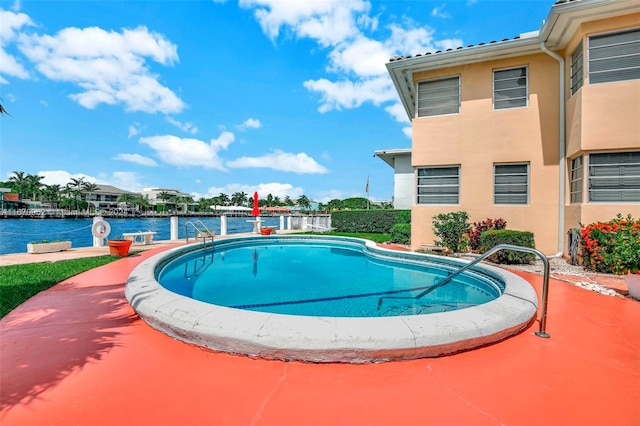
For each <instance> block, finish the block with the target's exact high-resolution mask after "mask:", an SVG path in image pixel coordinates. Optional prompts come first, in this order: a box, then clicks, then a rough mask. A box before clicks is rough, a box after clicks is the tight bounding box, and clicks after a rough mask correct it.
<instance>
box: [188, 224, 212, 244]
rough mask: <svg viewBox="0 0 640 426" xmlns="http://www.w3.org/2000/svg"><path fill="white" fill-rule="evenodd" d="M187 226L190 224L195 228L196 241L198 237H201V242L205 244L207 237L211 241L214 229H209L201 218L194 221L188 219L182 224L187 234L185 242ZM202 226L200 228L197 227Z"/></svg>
mask: <svg viewBox="0 0 640 426" xmlns="http://www.w3.org/2000/svg"><path fill="white" fill-rule="evenodd" d="M189 226H191V227H192V228H193V229H194V230H195V239H196V241H198V238H202V244H203V245H207V238H211V242H213V237H214V235H215V232H214V231H211V230H209V228H207V227H206V225H205V224H204V223H202V221H201V220H196V221H195V223H194V222H191V221H188V222H187V223H185V224H184V230H185V233H186V235H187V244H188V243H189ZM199 226H200V227H202V229H201V228H199Z"/></svg>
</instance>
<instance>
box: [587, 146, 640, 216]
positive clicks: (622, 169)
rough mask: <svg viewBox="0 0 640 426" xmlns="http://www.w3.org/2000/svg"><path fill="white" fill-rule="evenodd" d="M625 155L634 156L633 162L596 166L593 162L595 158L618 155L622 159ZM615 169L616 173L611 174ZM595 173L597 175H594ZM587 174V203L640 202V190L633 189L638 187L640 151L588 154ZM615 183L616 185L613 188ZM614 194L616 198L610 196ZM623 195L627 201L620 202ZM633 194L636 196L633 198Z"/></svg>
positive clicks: (599, 164) (639, 182) (621, 202)
mask: <svg viewBox="0 0 640 426" xmlns="http://www.w3.org/2000/svg"><path fill="white" fill-rule="evenodd" d="M627 154H631V155H634V156H636V158H635V159H633V160H634V161H629V162H627V161H621V162H617V163H616V162H609V163H601V162H598V163H597V164H595V162H594V161H593V160H594V158H595V157H597V156H604V155H614V156H618V155H619V156H621V158H623V159H624V155H627ZM615 169H618V173H617V174H611V172H612V171H615ZM596 171H597V172H598V173H596ZM587 173H588V175H587V176H586V179H587V183H588V189H587V192H588V200H589V203H615V204H624V203H635V204H637V203H639V202H640V188H634V187H638V186H640V151H632V150H630V151H604V152H593V153H590V154H589V168H588V172H587ZM616 181H617V183H618V185H616V186H614V183H616ZM625 185H626V186H631V188H625V187H624V186H625ZM615 194H617V195H618V197H617V198H616V197H612V195H615ZM625 194H626V195H627V198H628V199H626V200H622V198H623V196H624V195H625ZM629 194H631V195H629ZM633 194H637V195H635V198H634V195H633Z"/></svg>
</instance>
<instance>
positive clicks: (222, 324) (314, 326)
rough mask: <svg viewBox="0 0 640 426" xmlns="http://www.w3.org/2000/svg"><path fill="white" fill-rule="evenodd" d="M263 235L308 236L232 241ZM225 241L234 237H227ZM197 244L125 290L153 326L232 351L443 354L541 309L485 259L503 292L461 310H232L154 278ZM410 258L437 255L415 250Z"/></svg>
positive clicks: (496, 337)
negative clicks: (375, 313) (336, 313)
mask: <svg viewBox="0 0 640 426" xmlns="http://www.w3.org/2000/svg"><path fill="white" fill-rule="evenodd" d="M265 238H269V239H283V240H290V239H292V238H297V239H300V238H302V237H301V236H276V237H242V238H237V239H233V241H250V240H254V239H255V240H261V239H265ZM317 238H318V237H317V236H314V237H310V239H317ZM328 239H331V237H328ZM333 239H335V238H333ZM338 240H345V239H344V238H338ZM360 241H362V240H360ZM225 242H229V240H225V241H223V242H221V243H222V244H224V243H225ZM364 244H365V253H367V252H368V253H375V254H379V255H389V256H392V257H398V256H399V254H398V252H394V251H392V250H388V249H384V248H380V247H377V246H376V245H375V243H373V242H365V243H364ZM195 249H197V247H195V246H193V245H192V246H186V247H178V248H174V249H171V250H168V251H167V252H164V253H161V254H158V255H155V256H153V257H151V258H149V259H147V260H145V261H144V262H142V263H141V264H140V265H139V266H137V267H136V268H135V269H134V270H133V272H132V273H131V274H130V276H129V279H128V280H127V284H126V287H125V296H126V298H127V300H128V301H129V303H130V304H131V306H132V307H133V309H134V310H135V311H136V313H137V314H138V315H139V316H140V317H141V318H142V319H143V320H144V321H146V322H147V323H148V324H149V325H150V326H151V327H153V328H155V329H157V330H159V331H161V332H163V333H165V334H167V335H169V336H172V337H174V338H176V339H179V340H182V341H184V342H187V343H191V344H195V345H198V346H202V347H206V348H209V349H213V350H219V351H224V352H228V353H234V354H244V355H248V356H255V357H261V358H269V359H280V360H298V361H308V362H348V363H364V362H381V361H389V360H400V359H415V358H423V357H437V356H442V355H448V354H453V353H457V352H461V351H466V350H470V349H473V348H477V347H480V346H485V345H488V344H491V343H495V342H498V341H500V340H503V339H506V338H508V337H509V336H512V335H514V334H517V333H519V332H520V331H522V330H524V329H525V328H527V327H528V326H529V325H530V324H531V323H532V322H533V321H535V316H536V312H537V306H538V302H537V296H536V293H535V290H534V289H533V287H532V286H531V285H530V284H529V283H528V282H527V281H525V280H524V279H523V278H520V277H518V276H517V275H515V274H512V273H510V272H508V271H504V270H502V269H500V268H496V267H492V266H489V265H485V264H483V265H482V269H485V270H487V271H489V272H490V273H492V274H494V275H497V276H499V277H500V278H501V279H502V280H503V281H504V283H505V289H504V292H503V294H502V296H500V297H498V298H497V299H495V300H493V301H490V302H488V303H484V304H482V305H478V306H475V307H472V308H466V309H461V310H457V311H450V312H442V313H435V314H426V315H410V316H396V317H376V318H345V317H305V316H293V315H282V314H272V313H263V312H255V311H248V310H239V309H233V308H227V307H223V306H217V305H212V304H208V303H205V302H201V301H198V300H194V299H191V298H188V297H185V296H181V295H178V294H176V293H173V292H171V291H169V290H166V289H165V288H164V287H162V286H161V285H160V284H159V283H158V281H157V280H156V268H157V266H158V265H159V264H160V263H162V262H166V259H169V258H175V257H176V256H179V255H181V254H184V253H188V252H191V251H193V250H195ZM409 256H411V257H412V258H419V257H420V258H421V257H424V258H427V259H429V258H432V256H429V255H421V254H417V253H411V254H410V255H409ZM456 262H458V263H465V262H464V261H456Z"/></svg>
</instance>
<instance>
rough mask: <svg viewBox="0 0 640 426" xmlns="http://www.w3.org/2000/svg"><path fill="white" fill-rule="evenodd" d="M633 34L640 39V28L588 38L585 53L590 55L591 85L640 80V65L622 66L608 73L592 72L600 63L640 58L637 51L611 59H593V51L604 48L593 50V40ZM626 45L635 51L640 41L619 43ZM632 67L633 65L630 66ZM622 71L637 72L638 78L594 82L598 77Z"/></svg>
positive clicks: (588, 66) (588, 70) (592, 35)
mask: <svg viewBox="0 0 640 426" xmlns="http://www.w3.org/2000/svg"><path fill="white" fill-rule="evenodd" d="M631 32H637V33H638V36H639V37H640V28H638V27H636V28H627V29H624V30H622V31H611V32H606V33H599V34H591V35H590V36H589V37H588V38H587V48H586V50H585V52H586V53H587V55H588V59H587V74H588V77H589V84H606V83H615V82H620V81H631V80H637V79H639V78H640V64H639V65H635V66H628V67H627V66H626V65H625V64H620V65H621V67H620V68H616V69H613V70H608V71H595V70H592V67H593V65H594V64H597V63H598V62H599V61H603V62H604V61H607V60H608V61H612V60H615V59H614V58H618V59H620V58H624V57H627V58H630V57H638V55H640V52H637V51H631V52H620V53H622V54H620V55H617V56H611V57H606V58H597V59H595V58H592V56H593V55H592V50H596V49H601V48H602V47H594V48H593V49H592V47H591V41H592V40H593V39H597V38H603V37H609V36H615V35H618V34H624V33H631ZM623 45H626V46H628V47H631V49H633V46H634V45H635V46H638V45H640V40H638V41H631V42H625V43H618V44H617V46H623ZM611 46H616V44H613V45H611ZM629 65H632V64H629ZM622 70H635V72H636V74H637V75H638V76H635V77H633V76H632V77H630V78H627V77H625V78H615V79H609V80H607V81H596V82H594V81H593V80H594V78H593V77H595V76H597V75H606V74H607V73H608V74H609V75H610V74H611V73H612V72H615V71H618V72H620V71H622Z"/></svg>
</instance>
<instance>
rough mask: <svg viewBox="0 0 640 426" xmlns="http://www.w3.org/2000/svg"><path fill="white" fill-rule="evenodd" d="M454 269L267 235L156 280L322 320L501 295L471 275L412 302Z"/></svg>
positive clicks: (447, 307)
mask: <svg viewBox="0 0 640 426" xmlns="http://www.w3.org/2000/svg"><path fill="white" fill-rule="evenodd" d="M457 268H458V267H456V266H451V265H447V264H437V263H433V262H426V261H424V260H420V261H413V262H412V261H407V260H406V259H403V260H399V259H397V258H394V257H391V256H387V257H385V256H373V255H371V254H370V253H366V252H365V250H364V246H363V245H362V244H353V243H343V242H336V241H327V242H323V241H318V240H314V241H313V243H312V244H311V243H305V242H301V241H295V240H294V241H287V240H281V239H278V238H277V237H264V238H263V239H261V240H260V241H259V242H255V241H254V242H251V243H245V242H228V243H225V242H223V243H217V244H216V245H215V246H214V247H209V248H206V249H203V250H198V251H195V252H192V253H189V254H185V255H182V256H180V257H178V258H175V259H172V260H170V261H168V262H167V263H166V264H165V265H164V267H163V268H162V269H161V271H160V272H159V274H158V275H157V277H158V282H159V283H160V284H161V285H162V286H163V287H165V288H166V289H168V290H170V291H172V292H174V293H178V294H180V295H183V296H187V297H190V298H193V299H196V300H200V301H203V302H207V303H210V304H214V305H220V306H226V307H231V308H238V309H245V310H253V311H260V312H271V313H278V314H290V315H303V316H321V317H380V316H396V315H418V314H428V313H437V312H445V311H451V310H458V309H464V308H468V307H472V306H477V305H480V304H483V303H486V302H489V301H491V300H494V299H496V298H497V297H499V296H500V295H501V292H502V288H501V285H500V282H497V281H496V280H494V279H492V278H491V277H489V276H486V275H483V274H481V273H478V272H469V273H464V274H462V275H460V276H459V277H457V278H456V279H454V280H452V281H451V282H449V283H448V284H446V285H443V286H440V287H436V288H435V289H433V290H432V291H428V292H427V293H428V294H426V295H424V296H423V297H420V298H417V299H416V298H415V296H416V295H419V294H420V293H423V292H425V290H429V289H430V288H432V287H433V286H434V285H435V284H437V283H438V282H439V281H441V280H443V279H444V278H446V277H447V276H448V275H449V274H451V273H452V272H453V271H455V270H456V269H457Z"/></svg>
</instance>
